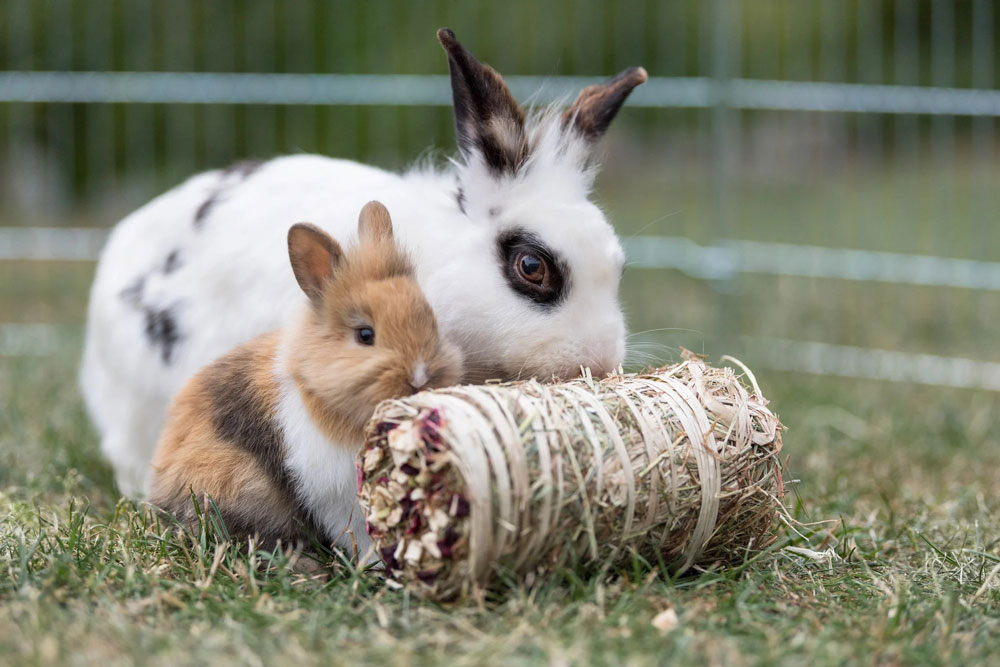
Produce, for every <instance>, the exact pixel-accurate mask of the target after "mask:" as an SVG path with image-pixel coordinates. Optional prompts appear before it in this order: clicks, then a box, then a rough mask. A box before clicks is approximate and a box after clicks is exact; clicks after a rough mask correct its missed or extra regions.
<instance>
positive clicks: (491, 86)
mask: <svg viewBox="0 0 1000 667" xmlns="http://www.w3.org/2000/svg"><path fill="white" fill-rule="evenodd" d="M437 37H438V41H440V42H441V46H443V47H444V50H445V51H446V52H447V53H448V69H449V70H450V72H451V92H452V98H453V100H454V105H455V132H456V134H457V138H458V148H459V150H460V151H461V152H462V154H463V155H464V156H465V157H466V159H468V158H469V157H470V156H471V155H473V154H474V153H475V152H476V151H478V152H479V154H481V155H482V157H483V160H484V161H485V163H486V165H487V166H488V167H489V168H490V169H491V170H492V171H493V172H494V173H497V174H502V173H505V172H506V173H514V172H516V171H517V170H518V169H519V168H520V167H521V165H523V164H524V162H525V160H527V159H528V138H527V134H526V133H525V131H524V111H523V110H522V109H521V106H520V105H519V104H518V103H517V100H515V99H514V96H513V95H511V94H510V90H509V89H508V88H507V84H506V83H504V81H503V78H502V77H501V76H500V75H499V74H498V73H497V72H496V70H494V69H493V68H492V67H490V66H489V65H485V64H483V63H481V62H479V61H478V60H476V58H475V56H473V55H472V54H471V53H469V52H468V51H466V49H465V47H463V46H462V45H461V44H460V43H459V42H458V40H457V39H455V33H453V32H452V31H451V30H450V29H448V28H441V29H440V30H438V32H437Z"/></svg>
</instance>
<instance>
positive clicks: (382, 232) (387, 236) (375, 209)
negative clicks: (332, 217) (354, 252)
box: [358, 201, 392, 244]
mask: <svg viewBox="0 0 1000 667" xmlns="http://www.w3.org/2000/svg"><path fill="white" fill-rule="evenodd" d="M358 238H360V239H361V243H363V244H370V243H392V218H390V217H389V211H388V209H386V207H385V206H383V205H382V204H381V202H377V201H370V202H368V203H367V204H365V207H364V208H363V209H361V215H359V216H358Z"/></svg>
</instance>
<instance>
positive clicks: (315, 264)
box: [288, 222, 344, 306]
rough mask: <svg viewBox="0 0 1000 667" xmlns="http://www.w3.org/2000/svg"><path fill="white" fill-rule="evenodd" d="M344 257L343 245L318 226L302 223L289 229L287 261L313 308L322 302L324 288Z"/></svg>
mask: <svg viewBox="0 0 1000 667" xmlns="http://www.w3.org/2000/svg"><path fill="white" fill-rule="evenodd" d="M343 256H344V253H343V251H342V250H341V249H340V245H339V244H338V243H337V242H336V241H334V240H333V237H331V236H330V235H329V234H327V233H326V232H324V231H323V230H322V229H320V228H319V227H317V226H316V225H311V224H309V223H307V222H300V223H298V224H296V225H292V228H291V229H289V230H288V258H289V259H290V260H291V262H292V271H293V272H294V273H295V280H297V281H298V283H299V287H301V288H302V291H303V292H305V293H306V296H308V297H309V300H310V301H312V302H313V304H314V305H317V306H318V305H319V304H320V303H321V302H322V294H323V287H324V286H325V285H326V283H328V282H329V281H330V279H331V278H332V277H333V270H334V268H336V266H337V265H338V264H340V261H341V259H343Z"/></svg>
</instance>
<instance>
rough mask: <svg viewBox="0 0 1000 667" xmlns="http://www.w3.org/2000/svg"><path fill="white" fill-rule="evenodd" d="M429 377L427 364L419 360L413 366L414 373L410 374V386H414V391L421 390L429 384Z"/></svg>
mask: <svg viewBox="0 0 1000 667" xmlns="http://www.w3.org/2000/svg"><path fill="white" fill-rule="evenodd" d="M429 379H430V378H429V377H428V376H427V364H425V363H424V362H422V361H418V362H417V365H416V366H414V367H413V374H412V375H410V386H411V387H413V390H414V391H420V390H421V389H423V388H424V386H426V385H427V380H429Z"/></svg>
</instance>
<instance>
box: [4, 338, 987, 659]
mask: <svg viewBox="0 0 1000 667" xmlns="http://www.w3.org/2000/svg"><path fill="white" fill-rule="evenodd" d="M73 367H74V359H73V357H72V356H70V353H69V352H67V355H66V356H65V357H62V358H59V357H55V358H45V359H24V358H22V359H3V360H0V404H2V405H3V406H4V410H3V413H2V416H0V663H6V664H32V663H52V662H96V661H109V662H110V663H116V662H130V661H139V662H145V661H148V662H152V663H159V664H175V663H179V662H185V663H186V662H194V663H198V664H201V663H205V664H207V663H213V664H228V663H236V662H241V663H243V662H249V663H256V664H270V663H297V664H321V663H328V662H331V661H332V662H334V663H340V662H358V661H360V662H376V663H382V662H389V663H400V664H401V663H406V662H409V661H410V660H415V661H424V662H428V663H430V662H439V661H443V660H455V661H457V662H459V663H466V664H483V663H504V662H508V663H509V662H511V661H514V660H518V661H520V660H525V661H528V662H533V663H553V662H554V663H568V662H582V661H591V662H596V663H608V664H619V663H621V662H629V663H634V664H652V663H657V662H659V663H662V662H666V661H669V662H684V663H688V662H690V663H703V664H745V663H746V664H750V663H752V664H767V663H771V662H774V661H782V662H785V663H790V664H799V663H803V664H804V663H811V664H842V663H843V662H844V661H848V662H854V663H860V664H872V663H878V664H901V663H906V664H914V663H917V664H924V663H926V664H939V663H944V662H951V663H956V662H960V663H963V664H974V663H980V664H987V663H988V662H990V661H991V656H993V655H995V654H996V652H997V651H998V650H1000V572H998V571H997V570H998V569H1000V498H998V494H997V490H998V489H1000V447H998V442H1000V433H998V427H997V420H996V417H995V416H996V414H997V413H998V411H1000V396H998V395H996V394H990V393H985V392H982V393H977V392H961V391H941V390H934V389H930V388H910V387H905V386H896V385H882V384H877V383H863V382H852V381H844V380H831V379H828V378H811V379H810V378H803V377H799V376H790V375H789V376H785V375H778V374H768V373H766V372H762V373H760V380H761V381H762V384H763V388H764V390H765V392H766V393H767V394H768V395H769V396H770V397H771V398H772V400H773V406H774V407H775V408H776V410H777V411H778V412H779V413H780V415H781V416H782V418H783V421H784V422H785V424H786V426H787V427H788V431H787V433H786V452H787V454H788V456H789V464H788V470H787V478H788V479H794V480H798V481H797V482H795V483H794V484H793V485H792V487H791V488H792V491H791V493H790V494H789V496H788V501H789V505H790V506H791V507H792V508H793V511H794V512H795V513H796V515H797V516H798V518H799V519H800V520H801V521H803V522H810V521H819V520H833V521H832V523H829V524H825V525H816V526H813V527H812V528H811V530H810V531H807V532H808V533H809V537H810V539H809V540H808V541H807V542H805V541H801V540H799V539H797V538H796V537H795V536H794V534H791V533H785V534H784V540H783V542H782V544H788V543H790V542H795V543H799V544H800V545H802V546H809V547H811V548H813V549H815V550H818V551H824V550H826V549H832V552H831V553H832V554H833V555H832V556H831V557H830V558H829V559H828V560H825V561H821V562H812V561H810V560H809V559H807V558H804V557H802V556H799V555H796V554H794V553H790V552H788V551H784V550H782V549H776V550H774V551H773V552H772V553H769V554H766V555H764V556H763V557H761V558H760V559H758V560H757V561H756V562H754V563H751V564H748V565H747V566H746V567H743V568H740V569H737V570H735V571H731V572H711V573H707V574H702V575H699V576H689V577H684V578H682V579H680V580H676V581H675V580H671V579H670V578H669V577H668V576H666V575H665V574H664V573H658V572H655V571H649V570H642V569H640V570H637V571H633V570H629V571H627V572H621V573H617V574H615V576H613V577H611V578H610V579H608V580H597V579H585V580H580V579H578V578H576V577H574V576H573V575H572V573H565V574H564V575H563V576H562V577H560V578H559V579H558V580H554V581H551V582H546V583H544V584H542V585H541V586H540V587H539V588H537V589H534V590H524V589H520V588H511V589H508V590H506V591H504V593H503V595H501V596H499V597H498V598H497V599H496V600H494V601H492V602H491V603H488V604H486V605H483V606H476V605H472V606H466V607H458V608H450V607H442V606H439V605H436V604H431V603H426V602H422V601H419V600H417V599H415V598H411V597H410V596H409V595H408V594H407V593H406V591H397V590H391V589H389V588H387V587H385V586H384V585H382V584H380V583H379V582H378V581H377V580H376V579H372V578H370V577H366V576H364V575H359V574H356V573H352V572H351V571H350V570H349V569H348V568H346V567H343V568H341V570H340V571H339V572H338V573H337V574H336V575H335V576H334V577H333V579H332V580H331V581H328V582H325V583H320V582H316V581H309V580H304V579H303V578H302V577H300V576H298V575H295V574H292V573H290V572H289V571H288V570H280V569H279V571H278V572H277V573H274V574H270V575H266V574H262V573H261V572H259V571H258V569H257V568H255V566H254V564H251V563H248V559H247V557H245V556H241V555H239V554H237V553H235V552H234V551H233V550H223V551H219V552H217V550H216V549H217V548H216V547H215V545H214V543H213V542H212V541H211V540H210V539H205V538H203V539H201V540H199V539H198V538H197V537H192V538H189V539H186V540H182V539H179V538H176V537H170V536H165V534H164V533H162V532H159V533H158V532H157V530H156V529H155V526H152V525H151V524H150V521H149V518H148V515H147V513H146V511H145V510H143V509H142V508H136V507H135V506H134V505H132V504H131V503H127V502H124V501H121V502H120V501H118V498H117V496H116V494H115V493H114V490H113V485H112V481H111V476H110V472H109V470H108V468H107V466H105V464H104V463H103V462H102V461H101V459H100V456H99V453H98V451H97V448H96V444H95V437H94V434H93V433H92V431H91V430H90V427H89V426H88V423H87V419H86V416H85V414H84V413H83V411H82V407H81V404H80V401H79V399H78V397H77V394H76V389H75V385H74V377H73V373H74V370H73ZM217 555H218V557H219V558H220V560H219V561H218V564H217V566H216V567H214V568H213V560H214V559H215V558H216V556H217ZM991 575H992V576H991ZM667 607H672V608H673V609H674V610H675V611H676V613H677V615H678V618H679V623H678V625H677V626H676V628H674V629H673V630H672V631H669V632H667V633H662V632H661V631H659V630H657V629H656V628H655V627H653V625H652V624H651V620H652V618H653V617H654V616H655V615H656V614H657V613H658V612H660V611H662V610H664V609H665V608H667Z"/></svg>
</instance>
